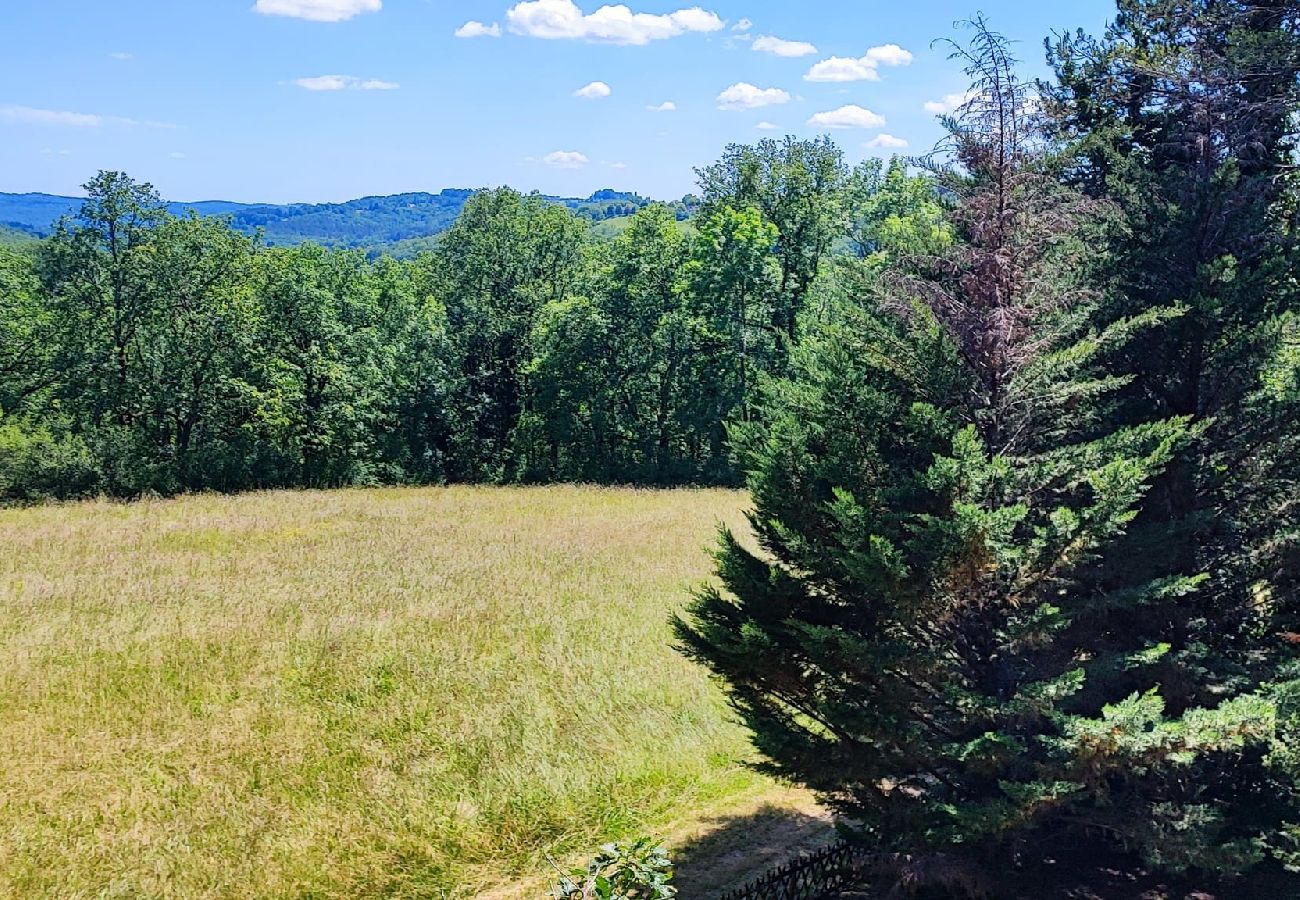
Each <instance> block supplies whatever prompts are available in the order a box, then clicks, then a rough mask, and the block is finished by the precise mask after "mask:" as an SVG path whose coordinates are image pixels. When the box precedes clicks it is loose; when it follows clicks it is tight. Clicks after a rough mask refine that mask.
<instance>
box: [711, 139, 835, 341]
mask: <svg viewBox="0 0 1300 900" xmlns="http://www.w3.org/2000/svg"><path fill="white" fill-rule="evenodd" d="M696 174H697V176H698V177H699V182H700V192H701V195H702V198H703V199H702V207H701V213H703V214H704V215H705V216H707V215H708V214H710V213H712V212H715V211H717V210H718V209H719V208H720V207H724V206H727V207H732V208H733V209H744V208H746V207H751V206H752V207H754V208H756V209H758V210H759V212H761V213H762V216H763V218H764V219H765V220H766V221H767V222H769V223H771V224H772V225H773V226H775V228H776V240H775V242H774V245H773V252H774V254H775V256H776V258H777V260H778V262H779V265H780V269H779V271H780V276H779V294H778V296H779V298H780V301H781V302H779V303H774V304H773V305H772V309H771V320H772V321H771V324H772V330H773V332H774V333H776V334H778V335H781V336H782V337H783V339H784V342H785V344H789V343H792V342H793V341H794V340H795V337H796V325H797V323H798V319H799V314H800V312H801V311H802V310H803V308H804V305H805V303H806V301H807V299H808V296H809V293H810V291H811V290H812V288H813V284H814V282H815V280H816V278H817V275H818V273H819V272H820V271H821V265H822V262H823V261H824V260H825V259H826V258H827V256H828V255H829V254H830V253H831V251H832V249H833V248H834V247H835V245H836V243H837V242H838V241H840V240H841V239H842V238H843V237H844V234H845V230H846V222H845V213H844V205H843V199H844V198H843V191H844V186H845V180H846V177H847V170H846V167H845V165H844V158H843V154H842V153H841V152H840V149H839V148H838V147H836V146H835V144H834V143H833V142H832V141H831V140H830V138H826V137H822V138H817V139H814V140H799V139H797V138H794V137H787V138H785V139H784V140H783V141H775V140H770V139H769V140H764V141H760V142H759V143H758V144H756V145H754V146H746V145H741V144H732V145H730V146H728V147H727V149H726V151H725V152H724V153H723V155H722V158H721V159H720V160H719V161H718V162H716V163H714V164H713V165H711V166H707V167H705V168H703V169H699V170H698V171H697V173H696ZM785 349H787V348H786V347H785V346H783V348H782V350H783V351H784V350H785Z"/></svg>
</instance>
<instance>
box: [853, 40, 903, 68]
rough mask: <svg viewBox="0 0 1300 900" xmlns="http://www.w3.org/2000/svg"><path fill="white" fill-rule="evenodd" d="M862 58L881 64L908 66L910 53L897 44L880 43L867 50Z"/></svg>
mask: <svg viewBox="0 0 1300 900" xmlns="http://www.w3.org/2000/svg"><path fill="white" fill-rule="evenodd" d="M862 58H863V59H867V60H871V61H872V62H874V63H876V64H877V65H881V66H910V65H911V64H912V54H911V53H909V52H908V51H906V50H904V49H903V48H902V47H900V46H898V45H897V44H881V45H880V46H879V47H872V48H871V49H870V50H868V51H867V55H866V56H864V57H862Z"/></svg>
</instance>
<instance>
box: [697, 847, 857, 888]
mask: <svg viewBox="0 0 1300 900" xmlns="http://www.w3.org/2000/svg"><path fill="white" fill-rule="evenodd" d="M868 856H869V853H868V851H867V849H866V848H865V847H855V846H853V845H851V844H845V843H839V844H832V845H831V846H829V847H827V848H825V849H824V850H819V851H817V852H816V853H812V854H809V855H807V856H801V857H800V858H799V859H796V860H795V861H794V862H790V863H786V864H785V865H784V866H781V867H780V868H776V869H773V870H772V871H770V872H768V873H767V874H766V875H764V876H762V877H761V878H758V879H756V880H754V881H751V882H750V883H749V884H747V885H745V886H744V887H741V888H737V889H735V890H733V891H728V892H727V893H726V894H723V895H722V897H721V900H822V898H825V897H833V896H834V895H835V894H836V893H837V892H838V891H841V890H844V889H846V888H850V887H857V886H858V885H857V884H856V874H855V873H856V871H857V870H859V869H860V868H861V864H862V863H864V862H866V860H867V858H868Z"/></svg>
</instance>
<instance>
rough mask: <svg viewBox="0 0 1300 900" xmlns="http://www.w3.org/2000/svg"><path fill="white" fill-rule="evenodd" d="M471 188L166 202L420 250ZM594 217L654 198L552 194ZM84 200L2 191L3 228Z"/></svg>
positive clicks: (391, 248) (295, 234)
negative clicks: (332, 198) (329, 199)
mask: <svg viewBox="0 0 1300 900" xmlns="http://www.w3.org/2000/svg"><path fill="white" fill-rule="evenodd" d="M474 193H475V192H474V191H472V190H444V191H442V192H440V193H437V194H427V193H411V194H395V195H392V196H387V197H363V198H361V199H359V200H349V201H347V202H346V203H294V204H280V205H277V204H269V203H232V202H229V201H225V200H206V201H199V202H196V203H176V202H170V203H166V204H165V208H166V210H167V211H168V212H169V213H170V214H172V215H174V216H184V215H186V214H187V213H189V212H190V211H191V210H192V211H194V212H196V213H198V214H199V215H201V216H226V217H229V219H230V224H231V226H232V227H233V228H234V229H235V230H236V231H239V232H241V233H243V234H253V233H255V232H257V231H259V230H260V232H261V234H262V235H263V237H264V239H265V240H266V242H267V243H268V244H272V245H278V246H290V245H294V244H301V243H305V242H307V241H311V242H314V243H317V244H321V245H322V246H326V247H346V248H361V249H365V250H369V251H372V253H376V254H378V253H382V252H386V253H390V254H391V255H395V256H410V255H414V254H415V253H416V252H418V251H419V250H421V249H428V247H430V246H432V239H433V238H434V237H436V236H437V235H439V234H441V233H442V232H444V231H446V230H447V229H448V228H449V227H451V224H452V223H453V222H454V221H456V217H457V216H458V215H460V212H461V210H462V209H464V207H465V203H466V202H467V201H468V200H469V198H470V197H471V196H473V195H474ZM544 199H546V201H547V202H550V203H554V204H557V205H559V206H564V207H566V208H568V209H570V210H572V211H573V212H574V213H575V214H577V215H578V216H580V217H582V218H584V219H587V220H589V221H591V222H593V223H594V222H604V221H607V220H610V219H618V218H625V217H627V216H631V215H633V214H634V213H635V212H636V211H637V210H639V209H642V208H643V207H645V206H646V205H648V204H649V202H650V201H649V200H647V199H646V198H644V197H642V196H640V195H638V194H633V193H627V192H623V191H614V190H608V189H606V190H600V191H597V192H596V193H594V194H592V195H591V196H590V197H587V198H585V199H576V198H565V197H545V198H544ZM83 202H84V201H83V200H82V199H79V198H76V197H58V196H55V195H52V194H3V193H0V226H4V227H7V228H9V229H10V230H17V231H23V232H27V233H29V234H31V235H33V236H44V235H48V234H50V233H51V232H52V231H53V230H54V228H55V227H56V225H57V224H58V221H59V219H60V218H62V217H63V216H75V215H76V214H77V212H78V210H79V209H80V208H81V205H82V203H83ZM691 205H692V198H689V197H688V198H686V199H685V200H682V201H678V202H676V203H674V204H672V206H673V208H674V209H675V210H676V212H677V215H678V217H679V218H682V219H684V218H686V217H687V215H688V214H689V209H690V206H691Z"/></svg>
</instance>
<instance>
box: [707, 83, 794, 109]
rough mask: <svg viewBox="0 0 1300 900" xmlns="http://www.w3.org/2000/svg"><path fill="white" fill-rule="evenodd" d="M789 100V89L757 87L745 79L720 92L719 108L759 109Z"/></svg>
mask: <svg viewBox="0 0 1300 900" xmlns="http://www.w3.org/2000/svg"><path fill="white" fill-rule="evenodd" d="M789 102H790V94H789V93H788V92H787V91H783V90H781V89H780V88H760V87H755V86H754V85H752V84H749V83H748V82H745V81H738V82H736V83H735V84H733V85H732V86H731V87H729V88H727V89H726V90H725V91H723V92H722V93H721V94H718V109H732V110H735V109H758V108H759V107H760V106H776V105H777V104H780V103H789Z"/></svg>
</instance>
